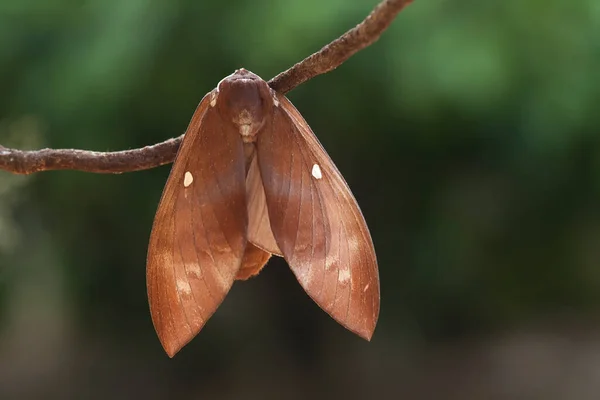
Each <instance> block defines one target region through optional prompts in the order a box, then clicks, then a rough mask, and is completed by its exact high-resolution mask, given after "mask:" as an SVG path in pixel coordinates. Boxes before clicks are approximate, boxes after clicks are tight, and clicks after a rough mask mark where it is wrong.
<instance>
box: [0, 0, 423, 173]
mask: <svg viewBox="0 0 600 400" xmlns="http://www.w3.org/2000/svg"><path fill="white" fill-rule="evenodd" d="M412 1H413V0H383V1H382V2H381V3H379V4H378V5H377V6H376V7H375V9H374V10H373V11H372V12H371V13H370V14H369V15H368V16H367V17H366V18H365V19H364V20H363V21H362V22H361V23H360V24H358V25H357V26H355V27H354V28H352V29H350V30H349V31H347V32H346V33H344V34H343V35H342V36H340V37H339V38H337V39H336V40H334V41H333V42H331V43H329V44H328V45H326V46H325V47H323V48H322V49H321V50H319V51H317V52H316V53H314V54H312V55H310V56H309V57H307V58H305V59H304V60H302V61H300V62H299V63H297V64H295V65H294V66H292V67H291V68H289V69H288V70H286V71H284V72H282V73H280V74H279V75H277V76H276V77H274V78H273V79H271V80H270V81H269V86H270V87H271V88H272V89H273V90H275V91H277V92H280V93H283V94H285V93H287V92H289V91H290V90H292V89H294V88H295V87H297V86H299V85H301V84H302V83H304V82H306V81H308V80H310V79H312V78H314V77H315V76H318V75H321V74H324V73H326V72H329V71H332V70H334V69H335V68H337V67H339V66H340V65H341V64H343V63H344V62H345V61H346V60H347V59H348V58H350V57H351V56H352V55H353V54H355V53H356V52H358V51H360V50H362V49H364V48H365V47H367V46H369V45H371V44H372V43H374V42H375V41H376V40H377V39H379V37H380V36H381V34H382V33H383V32H384V31H385V30H386V29H387V28H388V27H389V26H390V24H391V23H392V21H393V20H394V19H395V18H396V16H397V15H398V13H399V12H400V11H402V10H403V9H404V7H406V6H407V5H408V4H410V3H412ZM182 138H183V135H181V136H179V137H177V138H173V139H168V140H166V141H164V142H162V143H158V144H155V145H152V146H146V147H143V148H140V149H133V150H125V151H117V152H96V151H86V150H75V149H42V150H34V151H22V150H16V149H9V148H6V147H3V146H2V145H0V170H5V171H8V172H12V173H15V174H31V173H34V172H41V171H50V170H77V171H85V172H94V173H112V174H118V173H123V172H132V171H140V170H144V169H150V168H155V167H158V166H161V165H164V164H168V163H171V162H173V160H174V159H175V155H176V154H177V150H178V149H179V145H180V143H181V139H182Z"/></svg>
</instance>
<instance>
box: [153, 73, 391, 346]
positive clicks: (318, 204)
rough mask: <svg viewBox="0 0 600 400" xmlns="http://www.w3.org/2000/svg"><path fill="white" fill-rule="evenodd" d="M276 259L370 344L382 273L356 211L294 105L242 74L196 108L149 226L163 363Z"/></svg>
mask: <svg viewBox="0 0 600 400" xmlns="http://www.w3.org/2000/svg"><path fill="white" fill-rule="evenodd" d="M272 254H274V255H277V256H281V257H284V258H285V260H286V261H287V263H288V264H289V266H290V268H291V270H292V271H293V273H294V275H295V276H296V278H297V279H298V282H299V283H300V285H301V286H302V287H303V288H304V290H305V291H306V293H307V294H308V295H309V296H310V297H311V298H312V299H313V300H314V301H315V302H316V303H317V304H318V305H319V306H320V307H321V308H322V309H323V310H324V311H326V312H327V313H328V314H329V315H330V316H331V317H333V319H335V320H336V321H337V322H339V323H340V324H341V325H343V326H344V327H346V328H347V329H349V330H350V331H352V332H354V333H356V334H357V335H359V336H360V337H362V338H365V339H367V340H370V339H371V336H372V335H373V331H374V329H375V324H376V322H377V318H378V315H379V275H378V268H377V260H376V258H375V250H374V247H373V243H372V240H371V236H370V233H369V230H368V228H367V225H366V223H365V220H364V218H363V216H362V213H361V211H360V209H359V207H358V204H357V203H356V200H355V199H354V196H353V195H352V193H351V191H350V189H349V187H348V185H347V184H346V182H345V180H344V178H343V177H342V175H341V174H340V172H339V171H338V170H337V168H336V167H335V165H334V164H333V162H332V161H331V159H330V158H329V156H328V155H327V153H326V152H325V150H324V149H323V147H322V146H321V144H320V143H319V141H318V139H317V138H316V137H315V135H314V133H313V132H312V130H311V129H310V127H309V126H308V124H307V123H306V121H305V120H304V118H302V116H301V115H300V113H299V112H298V111H297V110H296V108H295V107H294V106H293V105H292V103H290V101H289V100H288V99H287V98H286V97H285V96H283V95H281V94H279V93H277V92H275V91H273V90H272V89H271V88H269V86H268V84H267V82H265V81H264V80H263V79H261V78H260V77H259V76H257V75H255V74H253V73H252V72H249V71H247V70H245V69H239V70H236V71H235V72H234V73H233V74H232V75H229V76H227V77H226V78H224V79H223V80H221V82H219V84H218V86H217V87H216V88H215V89H214V90H212V91H211V92H209V93H208V94H207V95H206V96H204V98H203V99H202V101H201V102H200V104H199V105H198V108H197V109H196V111H195V113H194V115H193V117H192V120H191V122H190V124H189V126H188V128H187V131H186V133H185V136H184V139H183V142H182V144H181V147H180V149H179V152H178V153H177V157H176V159H175V163H174V165H173V167H172V170H171V173H170V175H169V178H168V180H167V183H166V185H165V188H164V191H163V194H162V198H161V200H160V204H159V206H158V210H157V212H156V217H155V219H154V224H153V227H152V233H151V235H150V244H149V248H148V258H147V272H146V274H147V277H146V278H147V279H146V281H147V289H148V299H149V304H150V313H151V316H152V321H153V323H154V327H155V329H156V332H157V334H158V337H159V339H160V341H161V343H162V345H163V348H164V349H165V351H166V352H167V354H168V355H169V356H170V357H173V356H174V355H175V354H176V353H177V352H178V351H179V350H180V349H181V348H182V347H183V346H185V345H186V344H187V343H189V341H190V340H192V339H193V338H194V336H196V335H197V334H198V332H199V331H200V330H201V329H202V327H203V326H204V325H205V324H206V322H207V321H208V319H209V318H210V317H211V316H212V315H213V313H214V312H215V311H216V309H217V308H218V307H219V305H220V304H221V302H222V301H223V299H224V298H225V295H226V294H227V292H228V291H229V289H230V288H231V286H232V284H233V282H234V281H235V280H245V279H247V278H249V277H252V276H254V275H256V274H258V273H259V271H260V270H261V269H262V268H263V266H264V265H265V264H266V263H267V261H268V260H269V258H270V257H271V255H272Z"/></svg>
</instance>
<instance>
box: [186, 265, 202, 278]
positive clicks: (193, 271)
mask: <svg viewBox="0 0 600 400" xmlns="http://www.w3.org/2000/svg"><path fill="white" fill-rule="evenodd" d="M187 270H188V275H193V276H194V277H195V278H200V276H202V271H200V266H199V265H198V264H190V265H188V268H187Z"/></svg>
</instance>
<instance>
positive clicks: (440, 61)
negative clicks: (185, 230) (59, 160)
mask: <svg viewBox="0 0 600 400" xmlns="http://www.w3.org/2000/svg"><path fill="white" fill-rule="evenodd" d="M376 3H377V1H376V0H360V1H359V0H355V1H346V0H326V1H324V0H230V1H216V0H204V1H194V0H170V1H161V0H128V1H117V0H94V1H92V0H90V1H81V0H79V1H78V0H44V1H42V0H38V1H32V0H27V1H25V0H2V1H1V2H0V144H2V145H4V146H6V147H15V148H20V149H36V148H42V147H51V148H63V147H72V148H81V149H92V150H98V151H109V150H121V149H128V148H137V147H141V146H144V145H149V144H153V143H156V142H160V141H163V140H165V139H167V138H169V137H174V136H178V135H180V134H181V133H183V131H184V130H185V128H186V126H187V124H188V122H189V119H190V118H191V116H192V113H193V111H194V109H195V107H196V105H197V103H198V102H199V100H200V99H201V98H202V96H203V95H204V94H205V93H206V92H208V91H210V90H211V89H212V88H213V87H215V86H216V84H217V82H218V81H219V80H220V79H222V78H223V77H224V76H226V75H228V74H230V73H231V72H233V70H234V69H236V68H239V67H245V68H247V69H249V70H251V71H253V72H255V73H257V74H259V75H260V76H262V77H263V78H264V79H270V78H271V77H273V76H274V75H276V74H277V73H279V72H281V71H283V70H284V69H286V68H288V67H289V66H290V65H292V64H293V63H295V62H297V61H299V60H301V59H302V58H304V57H305V56H307V55H309V54H310V53H312V52H314V51H316V50H318V49H319V48H320V47H321V46H323V45H324V44H326V43H327V42H329V41H330V40H332V39H334V38H335V37H337V36H338V35H340V34H341V33H343V32H344V31H345V30H347V29H349V28H350V27H352V26H354V24H356V23H358V22H359V21H360V20H361V19H362V18H364V17H365V16H366V15H367V13H368V12H370V11H371V9H372V8H373V7H374V6H375V4H376ZM289 97H290V99H291V100H292V101H293V103H294V104H295V105H296V107H297V108H298V109H299V110H300V111H301V112H302V114H303V115H304V116H305V118H306V120H307V121H308V123H309V124H310V125H311V126H312V128H313V130H314V131H315V133H316V135H317V136H318V137H319V139H320V140H321V142H322V143H323V145H324V146H325V147H326V148H327V150H328V152H329V154H330V155H331V157H332V158H333V159H334V161H335V162H336V164H337V166H338V167H339V169H340V170H341V171H342V173H343V174H344V176H345V177H346V180H347V181H348V182H349V184H350V186H351V187H352V189H353V191H354V194H355V196H356V197H357V199H358V201H359V203H360V205H361V208H362V210H363V213H364V215H365V218H366V219H367V221H368V224H369V227H370V229H371V232H372V236H373V240H374V243H375V247H376V250H377V254H378V259H379V268H380V278H381V296H382V303H381V315H380V319H379V324H378V327H377V330H376V331H375V335H374V337H373V340H372V342H371V343H367V342H365V341H363V340H361V339H359V338H357V337H355V336H354V335H352V334H351V333H349V332H347V331H345V330H344V329H343V328H341V327H340V326H338V325H337V324H336V323H335V322H334V321H333V320H331V319H330V318H329V317H328V316H327V315H326V314H325V313H324V312H322V311H321V310H320V309H319V308H318V307H317V306H316V305H315V304H314V303H313V302H312V301H311V300H310V299H309V298H308V296H306V294H305V293H304V292H303V291H302V289H301V288H300V286H299V285H298V284H297V282H296V281H295V278H294V277H293V275H292V273H291V272H290V271H289V269H288V268H287V266H286V264H285V263H284V262H282V261H281V260H273V261H270V262H269V265H268V267H267V268H266V269H265V270H264V271H263V272H262V273H261V274H260V275H259V276H258V277H257V278H255V279H252V280H250V281H247V282H241V283H236V284H235V285H234V287H233V289H232V290H231V292H230V294H229V296H228V297H227V299H226V300H225V302H224V303H223V305H222V306H221V308H220V309H219V310H218V312H217V313H216V314H215V316H214V317H213V318H212V319H211V320H210V322H209V323H208V325H207V326H206V328H205V329H204V330H203V331H202V333H201V334H200V335H199V336H198V337H197V338H196V339H195V340H194V341H192V343H191V344H190V345H188V346H187V347H185V348H184V350H183V351H182V352H181V353H179V354H178V355H177V356H176V357H175V358H174V359H172V360H170V359H168V357H167V356H166V355H165V353H164V352H163V350H162V348H161V347H160V344H159V342H158V339H157V337H156V334H155V332H154V329H153V327H152V323H151V320H150V315H149V312H148V306H147V299H146V286H145V256H146V250H147V244H148V237H149V234H150V228H151V225H152V219H153V217H154V212H155V211H156V206H157V204H158V200H159V197H160V193H161V191H162V188H163V185H164V183H165V180H166V177H167V174H168V172H169V168H170V167H169V166H164V167H161V168H156V169H154V170H150V171H143V172H136V173H128V174H123V175H94V174H87V173H82V172H74V171H58V172H44V173H38V174H35V175H32V176H16V175H11V174H9V173H6V172H0V398H1V399H30V398H31V399H37V398H39V399H46V398H47V399H55V398H56V399H107V398H110V399H133V398H145V399H166V398H169V399H184V398H185V399H191V398H194V399H242V398H243V399H306V398H311V399H321V398H347V399H354V398H357V399H358V398H382V399H388V398H389V399H395V398H410V399H439V398H444V399H597V398H598V396H600V395H598V393H600V378H599V377H600V319H599V318H598V315H600V314H599V312H600V291H599V289H600V265H599V261H598V260H600V213H599V210H600V209H599V205H598V201H599V200H600V136H599V135H598V133H599V132H598V131H599V129H600V116H599V115H600V114H599V113H598V111H597V109H598V105H599V104H600V2H598V0H571V1H568V2H565V1H561V0H543V1H542V0H530V1H522V0H504V1H498V0H497V1H487V2H486V1H475V0H455V1H442V0H433V1H431V0H430V1H428V0H416V1H415V3H414V4H412V5H411V6H409V7H408V8H407V9H406V10H405V11H404V12H402V13H401V14H400V16H399V17H398V18H397V20H396V21H395V23H394V24H393V25H392V27H391V28H390V29H389V30H388V31H387V32H386V33H385V34H384V35H383V37H382V38H381V39H380V41H378V42H377V43H375V44H374V45H373V46H371V47H369V48H367V49H366V50H364V51H362V52H360V53H358V54H357V55H355V56H354V57H353V58H351V59H350V60H349V61H348V62H346V63H345V64H344V65H343V66H341V67H340V68H339V69H337V70H336V71H334V72H332V73H329V74H327V75H324V76H320V77H317V78H315V79H313V80H311V81H310V82H307V83H305V84H304V85H302V86H301V87H299V88H297V89H295V90H294V91H292V92H291V93H290V94H289Z"/></svg>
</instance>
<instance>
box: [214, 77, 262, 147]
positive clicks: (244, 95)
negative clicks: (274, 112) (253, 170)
mask: <svg viewBox="0 0 600 400" xmlns="http://www.w3.org/2000/svg"><path fill="white" fill-rule="evenodd" d="M214 102H215V106H216V107H217V109H218V111H219V113H220V114H221V116H222V117H223V120H224V121H225V122H231V123H233V124H234V125H236V127H237V128H238V129H239V131H240V135H242V139H243V140H244V141H245V142H254V141H255V140H256V134H257V133H258V131H259V130H260V128H261V127H262V126H263V125H264V123H265V119H266V117H267V115H269V113H270V112H271V109H272V107H273V96H272V94H271V89H270V88H269V85H268V84H267V82H265V81H264V80H263V79H261V78H260V77H259V76H258V75H256V74H253V73H252V72H250V71H247V70H245V69H239V70H236V71H235V72H234V73H233V74H231V75H229V76H228V77H226V78H224V79H223V80H222V81H221V82H219V85H218V86H217V97H216V98H215V101H214Z"/></svg>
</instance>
